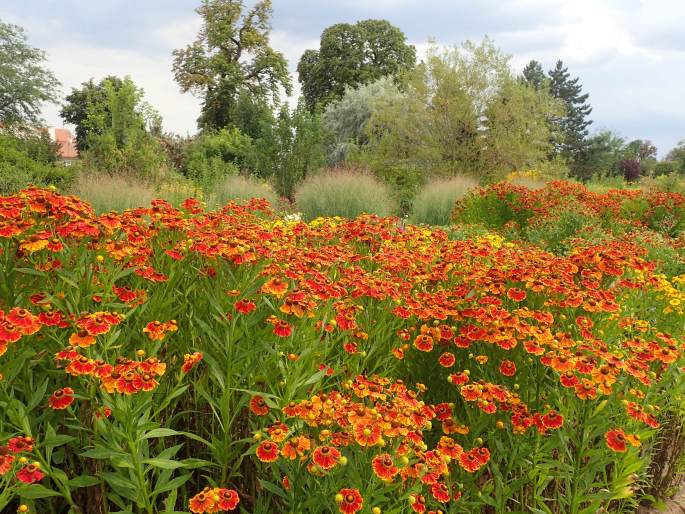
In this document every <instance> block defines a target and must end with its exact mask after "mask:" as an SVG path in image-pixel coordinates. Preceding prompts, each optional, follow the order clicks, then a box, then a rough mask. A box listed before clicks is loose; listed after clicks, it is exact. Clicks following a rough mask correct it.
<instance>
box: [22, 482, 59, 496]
mask: <svg viewBox="0 0 685 514" xmlns="http://www.w3.org/2000/svg"><path fill="white" fill-rule="evenodd" d="M19 496H20V497H21V498H25V499H27V500H37V499H39V498H49V497H50V496H61V495H60V494H59V493H58V492H57V491H53V490H52V489H48V488H47V487H45V486H43V485H40V484H31V485H26V486H23V487H21V488H20V489H19Z"/></svg>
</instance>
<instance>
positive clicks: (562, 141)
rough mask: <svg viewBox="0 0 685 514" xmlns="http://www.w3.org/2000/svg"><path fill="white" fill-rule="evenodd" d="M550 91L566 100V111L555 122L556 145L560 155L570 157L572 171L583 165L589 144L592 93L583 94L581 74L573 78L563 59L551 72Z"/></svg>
mask: <svg viewBox="0 0 685 514" xmlns="http://www.w3.org/2000/svg"><path fill="white" fill-rule="evenodd" d="M549 78H550V93H551V94H552V96H553V97H555V98H558V99H559V100H561V101H562V102H563V103H564V107H565V112H564V114H563V115H562V116H560V117H557V118H554V119H553V120H552V122H553V124H554V125H556V130H552V133H553V134H556V135H557V139H556V140H555V141H554V146H555V149H556V151H557V153H558V154H560V155H561V156H562V157H564V158H566V159H567V161H568V163H569V165H570V167H571V171H572V172H573V171H575V170H576V169H579V168H580V167H582V163H583V159H584V158H585V155H586V153H587V147H588V137H587V136H588V133H589V132H588V126H589V125H590V124H591V123H592V120H590V119H588V116H589V115H590V113H591V112H592V107H590V104H588V103H587V99H588V96H589V95H588V94H587V93H585V94H583V92H582V91H583V86H582V85H581V84H579V83H578V77H576V78H574V79H571V76H570V74H569V72H568V68H566V67H564V64H563V62H562V61H561V60H559V61H557V64H556V66H555V68H554V69H553V70H550V71H549Z"/></svg>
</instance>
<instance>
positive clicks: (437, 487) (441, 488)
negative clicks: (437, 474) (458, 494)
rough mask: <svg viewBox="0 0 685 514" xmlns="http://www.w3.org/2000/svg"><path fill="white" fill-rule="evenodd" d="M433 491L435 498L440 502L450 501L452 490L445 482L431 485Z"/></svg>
mask: <svg viewBox="0 0 685 514" xmlns="http://www.w3.org/2000/svg"><path fill="white" fill-rule="evenodd" d="M431 493H432V494H433V498H435V499H436V500H437V501H439V502H440V503H447V502H448V501H450V490H449V487H447V486H446V485H445V484H444V483H442V482H439V483H437V484H433V485H432V486H431Z"/></svg>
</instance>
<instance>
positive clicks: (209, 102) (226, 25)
mask: <svg viewBox="0 0 685 514" xmlns="http://www.w3.org/2000/svg"><path fill="white" fill-rule="evenodd" d="M244 4H245V2H244V1H243V0H203V2H202V5H201V6H200V7H199V8H198V9H196V12H197V13H198V14H199V15H200V16H201V17H202V28H201V29H200V32H199V34H198V36H197V39H196V40H195V42H193V43H191V44H190V45H188V46H186V47H185V48H183V49H180V50H174V52H173V56H174V64H173V73H174V78H175V79H176V82H178V84H179V86H180V87H181V91H182V92H183V93H186V92H191V93H194V94H196V95H199V96H200V97H201V98H202V101H203V102H202V112H201V115H200V117H199V119H198V125H199V126H200V128H210V129H211V128H222V127H227V126H236V118H237V117H238V115H237V114H236V107H237V105H238V100H239V99H240V97H241V95H244V94H247V95H249V97H250V98H252V99H253V100H254V101H255V102H260V101H268V102H270V103H271V104H277V103H278V97H279V94H280V91H281V88H282V89H284V90H285V92H286V93H287V94H290V92H291V88H292V84H291V80H290V75H289V73H288V64H287V61H286V60H285V57H283V54H282V53H281V52H277V51H276V50H274V49H272V48H271V46H269V34H270V32H271V25H270V21H271V17H272V7H271V1H270V0H261V1H259V2H257V3H256V4H255V5H254V7H252V8H251V9H250V10H248V11H245V5H244Z"/></svg>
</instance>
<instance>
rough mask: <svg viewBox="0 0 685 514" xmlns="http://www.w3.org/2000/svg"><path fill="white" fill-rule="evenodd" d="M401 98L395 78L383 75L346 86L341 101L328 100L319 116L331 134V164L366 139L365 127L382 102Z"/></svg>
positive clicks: (341, 159) (364, 142) (329, 153)
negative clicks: (368, 82) (358, 84)
mask: <svg viewBox="0 0 685 514" xmlns="http://www.w3.org/2000/svg"><path fill="white" fill-rule="evenodd" d="M391 98H394V99H400V98H404V95H403V94H402V93H401V92H400V90H399V88H398V86H397V84H396V83H395V80H394V79H392V78H391V77H387V76H386V77H382V78H380V79H378V80H376V81H375V82H371V83H370V84H365V85H361V86H359V87H356V88H355V87H352V86H347V87H346V88H345V94H344V95H343V97H342V98H341V99H340V100H337V101H335V102H332V103H329V104H328V105H327V106H326V109H325V110H324V112H323V115H322V124H323V127H324V128H325V129H326V130H327V131H328V133H329V134H330V135H331V139H332V141H331V144H330V149H329V152H328V160H329V163H330V164H337V163H339V162H341V161H345V160H346V159H347V157H348V154H349V152H350V149H351V148H354V147H355V146H363V145H365V144H366V143H367V142H368V133H367V130H366V126H367V124H368V122H369V120H370V119H371V116H372V115H373V113H374V112H375V111H376V108H377V105H379V102H381V101H387V100H388V99H391Z"/></svg>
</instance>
